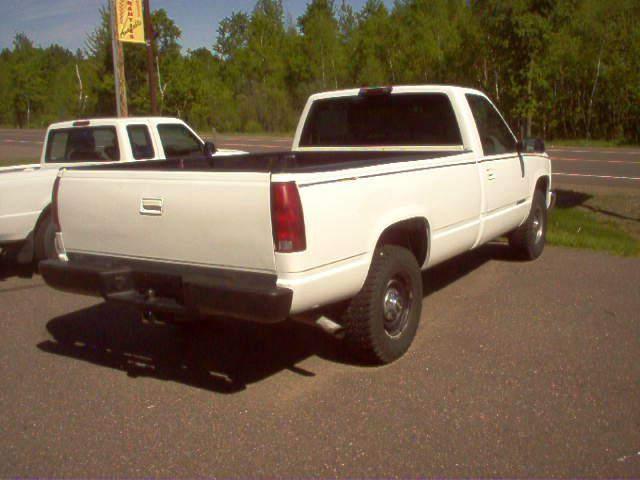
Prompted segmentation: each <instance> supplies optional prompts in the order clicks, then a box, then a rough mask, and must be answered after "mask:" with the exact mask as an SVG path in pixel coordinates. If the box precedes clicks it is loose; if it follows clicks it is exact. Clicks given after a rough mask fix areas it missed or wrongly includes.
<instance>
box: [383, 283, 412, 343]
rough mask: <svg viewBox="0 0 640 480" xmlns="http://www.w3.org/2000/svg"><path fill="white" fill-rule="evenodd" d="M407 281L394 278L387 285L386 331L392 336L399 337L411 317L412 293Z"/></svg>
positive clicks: (384, 305) (385, 294) (385, 298)
mask: <svg viewBox="0 0 640 480" xmlns="http://www.w3.org/2000/svg"><path fill="white" fill-rule="evenodd" d="M410 292H411V291H410V289H409V288H408V282H407V279H405V278H404V277H402V276H400V275H396V276H394V277H393V278H392V279H391V280H389V282H388V283H387V287H386V289H385V292H384V296H383V299H382V311H383V315H384V329H385V331H386V332H387V334H388V335H390V336H392V337H393V336H397V335H399V334H400V333H402V331H403V330H404V328H405V326H406V325H407V319H408V317H409V307H410V303H411V293H410Z"/></svg>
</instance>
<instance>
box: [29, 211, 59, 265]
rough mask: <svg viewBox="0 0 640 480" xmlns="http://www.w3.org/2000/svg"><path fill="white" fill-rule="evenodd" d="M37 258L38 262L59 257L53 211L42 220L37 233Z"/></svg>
mask: <svg viewBox="0 0 640 480" xmlns="http://www.w3.org/2000/svg"><path fill="white" fill-rule="evenodd" d="M34 240H35V259H36V262H41V261H42V260H50V259H54V258H57V257H58V254H57V252H56V244H55V242H56V229H55V226H54V225H53V219H52V218H51V212H48V213H47V214H46V215H45V216H44V218H43V219H42V220H41V221H40V224H39V225H38V229H37V230H36V235H35V239H34Z"/></svg>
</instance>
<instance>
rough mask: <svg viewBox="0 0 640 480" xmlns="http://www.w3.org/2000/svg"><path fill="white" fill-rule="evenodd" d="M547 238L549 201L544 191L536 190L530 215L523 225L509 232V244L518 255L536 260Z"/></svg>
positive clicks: (525, 258)
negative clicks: (547, 201)
mask: <svg viewBox="0 0 640 480" xmlns="http://www.w3.org/2000/svg"><path fill="white" fill-rule="evenodd" d="M546 238H547V203H546V200H545V195H544V192H542V191H541V190H536V191H535V193H534V194H533V200H532V202H531V211H530V212H529V216H528V217H527V219H526V220H525V221H524V223H523V224H522V225H520V226H519V227H518V228H517V229H515V230H514V231H513V232H511V234H509V245H510V246H511V249H512V250H513V253H514V254H515V255H516V256H517V257H519V258H522V259H524V260H535V259H536V258H538V257H539V256H540V255H541V254H542V251H543V250H544V244H545V241H546Z"/></svg>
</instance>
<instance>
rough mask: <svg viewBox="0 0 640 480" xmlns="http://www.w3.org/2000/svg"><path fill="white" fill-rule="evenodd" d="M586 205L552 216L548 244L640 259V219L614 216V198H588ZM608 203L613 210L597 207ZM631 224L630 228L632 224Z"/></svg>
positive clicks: (566, 209)
mask: <svg viewBox="0 0 640 480" xmlns="http://www.w3.org/2000/svg"><path fill="white" fill-rule="evenodd" d="M583 203H584V204H582V203H581V204H579V205H574V206H566V207H559V208H555V209H554V210H552V211H551V212H550V214H549V225H548V231H547V241H548V242H549V244H550V245H557V246H562V247H570V248H583V249H589V250H599V251H604V252H608V253H612V254H614V255H622V256H634V257H635V256H640V234H638V233H637V232H638V230H637V225H633V223H637V222H640V219H634V218H629V217H625V216H623V215H619V214H617V213H615V212H614V211H613V210H615V209H616V207H617V206H619V205H620V204H619V203H618V202H616V199H615V197H610V198H605V199H604V200H603V199H601V198H598V197H592V198H591V197H589V198H588V200H586V201H585V202H583ZM600 203H602V204H606V205H608V206H609V208H610V210H602V209H599V208H597V207H594V206H593V205H594V204H600ZM630 222H631V225H630V224H629V223H630Z"/></svg>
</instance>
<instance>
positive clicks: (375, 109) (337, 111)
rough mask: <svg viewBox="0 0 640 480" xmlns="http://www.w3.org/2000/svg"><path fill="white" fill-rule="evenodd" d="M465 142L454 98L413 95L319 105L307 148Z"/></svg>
mask: <svg viewBox="0 0 640 480" xmlns="http://www.w3.org/2000/svg"><path fill="white" fill-rule="evenodd" d="M461 144H462V138H461V136H460V129H459V127H458V122H457V120H456V116H455V113H454V111H453V107H452V106H451V101H450V100H449V97H448V96H447V95H446V94H444V93H410V94H406V93H403V94H392V95H380V96H355V97H342V98H329V99H325V100H317V101H315V102H313V104H312V106H311V109H310V111H309V114H308V117H307V121H306V122H305V126H304V129H303V131H302V136H301V138H300V146H301V147H347V146H354V147H374V146H440V145H442V146H452V145H456V146H457V145H461Z"/></svg>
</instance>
